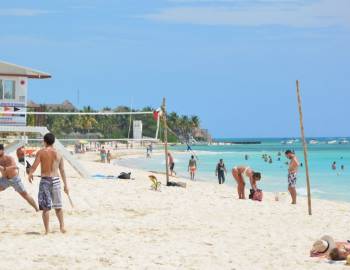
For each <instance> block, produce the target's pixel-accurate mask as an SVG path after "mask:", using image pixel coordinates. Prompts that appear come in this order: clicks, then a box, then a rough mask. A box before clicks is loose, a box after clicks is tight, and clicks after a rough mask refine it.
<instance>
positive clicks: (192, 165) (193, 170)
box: [188, 155, 197, 180]
mask: <svg viewBox="0 0 350 270" xmlns="http://www.w3.org/2000/svg"><path fill="white" fill-rule="evenodd" d="M196 171H197V161H196V160H195V158H194V156H193V155H192V156H191V159H190V161H189V162H188V172H189V173H190V177H191V180H194V177H195V174H196Z"/></svg>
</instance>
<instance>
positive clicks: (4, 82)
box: [0, 61, 51, 126]
mask: <svg viewBox="0 0 350 270" xmlns="http://www.w3.org/2000/svg"><path fill="white" fill-rule="evenodd" d="M29 78H30V79H46V78H51V75H50V74H47V73H45V72H41V71H37V70H34V69H31V68H26V67H22V66H18V65H14V64H10V63H7V62H3V61H0V125H1V126H26V115H25V114H23V115H21V114H12V113H13V112H17V113H18V112H26V110H27V108H26V107H27V91H28V90H27V87H28V79H29Z"/></svg>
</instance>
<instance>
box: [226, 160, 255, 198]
mask: <svg viewBox="0 0 350 270" xmlns="http://www.w3.org/2000/svg"><path fill="white" fill-rule="evenodd" d="M232 176H233V178H234V179H235V180H236V182H237V192H238V198H239V199H240V200H245V181H244V178H245V177H248V178H249V181H250V185H251V187H252V189H253V190H254V191H256V190H257V189H258V187H257V184H256V182H257V181H260V179H261V173H259V172H254V171H253V170H252V169H251V168H250V167H247V166H237V167H234V168H233V169H232Z"/></svg>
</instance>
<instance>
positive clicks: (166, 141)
mask: <svg viewBox="0 0 350 270" xmlns="http://www.w3.org/2000/svg"><path fill="white" fill-rule="evenodd" d="M162 113H163V125H164V151H165V170H166V185H167V186H168V185H169V164H168V163H169V162H168V124H167V119H166V105H165V97H164V98H163V105H162Z"/></svg>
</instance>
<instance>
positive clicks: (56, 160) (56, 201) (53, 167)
mask: <svg viewBox="0 0 350 270" xmlns="http://www.w3.org/2000/svg"><path fill="white" fill-rule="evenodd" d="M54 143H55V136H54V135H53V134H52V133H47V134H46V135H45V136H44V145H45V147H44V148H43V149H41V150H39V151H38V153H37V154H36V158H35V161H34V163H33V166H32V167H31V168H30V171H29V175H28V180H29V182H30V183H32V182H33V179H34V177H33V173H34V172H35V171H36V169H37V168H38V166H39V165H41V181H40V185H39V195H38V200H39V208H40V210H42V211H43V214H42V218H43V222H44V227H45V234H48V233H49V219H50V210H51V209H52V208H54V209H55V212H56V216H57V218H58V221H59V223H60V230H61V232H62V233H65V232H66V229H65V227H64V219H63V210H62V197H61V181H60V178H59V172H60V174H61V177H62V181H63V185H64V192H65V193H66V194H67V195H69V189H68V184H67V179H66V173H65V170H64V162H63V157H62V156H61V155H60V154H59V153H58V152H57V151H56V149H55V148H54V147H53V145H54Z"/></svg>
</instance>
